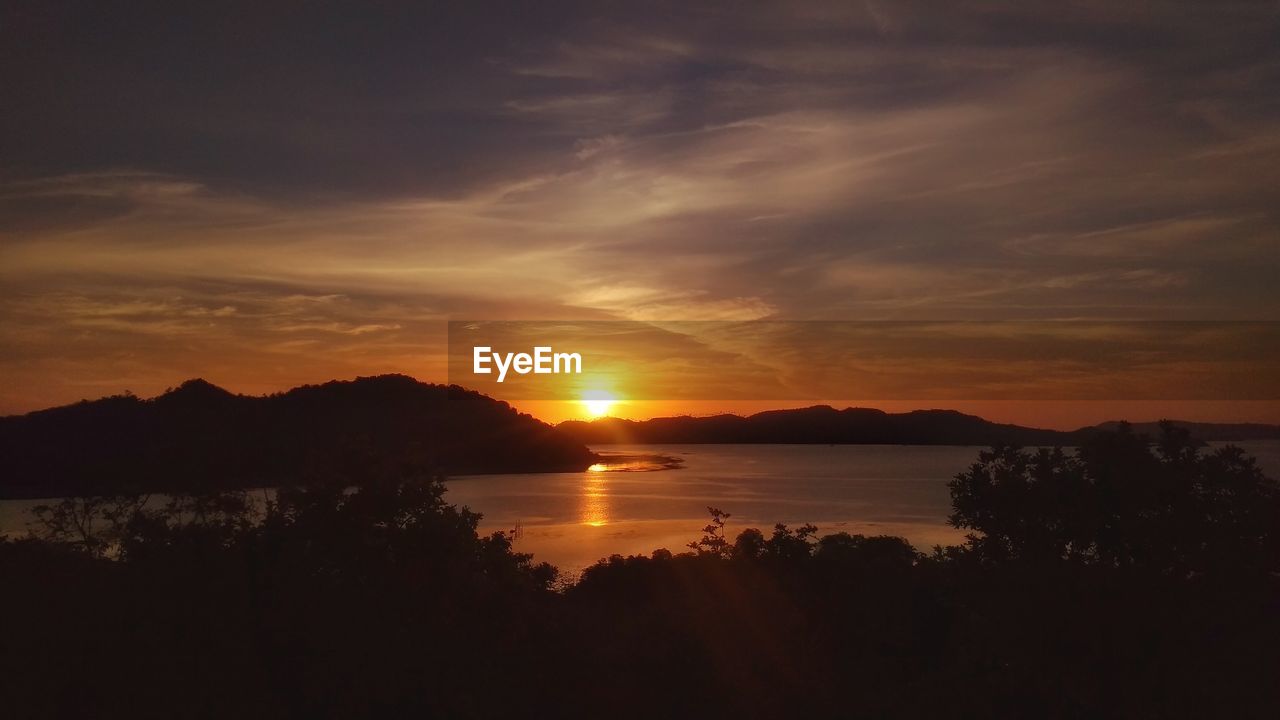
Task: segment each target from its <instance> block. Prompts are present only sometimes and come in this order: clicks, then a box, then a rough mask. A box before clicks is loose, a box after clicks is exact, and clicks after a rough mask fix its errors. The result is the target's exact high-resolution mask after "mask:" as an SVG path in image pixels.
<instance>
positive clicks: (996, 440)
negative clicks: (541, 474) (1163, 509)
mask: <svg viewBox="0 0 1280 720" xmlns="http://www.w3.org/2000/svg"><path fill="white" fill-rule="evenodd" d="M559 428H560V429H561V430H563V431H565V432H566V433H568V434H569V435H571V436H573V437H574V438H576V439H578V440H580V441H581V442H584V443H588V444H591V443H606V442H633V443H789V444H806V443H807V444H867V445H881V444H883V445H1053V444H1061V443H1069V442H1071V441H1072V440H1073V439H1074V435H1073V434H1072V433H1064V432H1058V431H1055V430H1041V429H1037V428H1027V427H1020V426H1017V425H1001V424H998V423H993V422H989V421H987V420H983V419H982V418H980V417H977V416H974V415H965V414H964V413H960V412H956V411H955V410H916V411H913V412H909V413H886V412H884V411H883V410H876V409H873V408H845V409H843V410H837V409H835V408H833V407H831V406H829V405H815V406H813V407H807V408H799V409H794V410H768V411H765V412H761V413H756V414H754V415H750V416H747V417H742V416H739V415H715V416H711V417H702V418H698V417H688V416H685V417H669V418H654V419H652V420H645V421H641V422H636V421H632V420H619V419H616V418H604V419H601V420H595V421H593V422H589V423H588V422H580V421H570V422H565V423H561V424H560V425H559Z"/></svg>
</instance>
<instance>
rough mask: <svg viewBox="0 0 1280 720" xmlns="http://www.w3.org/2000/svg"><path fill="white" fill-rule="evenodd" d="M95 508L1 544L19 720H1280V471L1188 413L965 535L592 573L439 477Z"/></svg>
mask: <svg viewBox="0 0 1280 720" xmlns="http://www.w3.org/2000/svg"><path fill="white" fill-rule="evenodd" d="M352 472H353V470H352V469H350V468H345V467H342V466H334V467H330V468H327V469H325V471H324V472H323V473H320V474H319V475H317V476H316V477H312V478H309V479H308V482H307V483H306V484H305V485H304V486H299V487H283V488H280V489H279V490H277V491H276V492H274V493H247V492H243V491H232V492H220V493H212V494H207V495H201V496H176V497H171V498H167V499H165V498H151V499H150V500H145V499H144V498H141V497H138V498H118V497H108V498H99V499H90V500H85V499H68V500H66V501H63V502H62V503H61V504H59V505H56V506H53V507H50V508H47V509H45V510H43V511H42V513H41V517H42V518H43V519H44V528H45V530H44V533H43V534H42V535H41V536H40V537H31V538H25V539H20V540H5V541H3V542H0V578H3V580H4V581H5V587H6V588H8V590H7V591H6V592H4V593H0V617H4V618H5V619H6V628H5V635H4V644H3V645H2V646H0V663H3V665H0V691H3V692H4V697H5V699H6V700H5V709H6V716H7V717H17V718H23V717H58V716H72V715H92V716H95V717H125V716H127V717H131V718H132V717H174V716H188V717H268V716H269V717H279V716H294V717H343V718H351V717H403V716H410V715H412V716H419V717H447V718H492V717H504V716H520V717H524V716H548V715H549V716H556V717H599V716H601V715H611V716H615V717H637V718H639V717H654V716H660V717H692V716H710V715H725V716H734V717H748V718H755V717H778V716H784V715H785V716H792V715H794V716H804V715H808V714H822V715H825V716H837V717H876V718H885V717H887V718H916V717H930V718H937V717H957V716H958V717H1027V716H1035V717H1051V718H1052V717H1064V718H1065V717H1090V718H1097V717H1205V716H1231V717H1274V716H1275V713H1276V711H1277V709H1280V698H1277V693H1276V690H1275V684H1274V679H1275V677H1277V676H1280V658H1278V657H1277V654H1276V653H1275V652H1274V648H1275V647H1276V643H1277V640H1280V618H1278V617H1277V613H1276V612H1275V608H1276V607H1277V604H1278V602H1280V588H1278V587H1277V585H1278V576H1277V573H1276V568H1275V554H1274V552H1273V551H1274V542H1275V537H1274V533H1275V528H1276V524H1275V523H1273V522H1271V519H1272V518H1273V517H1274V516H1273V515H1272V513H1274V512H1275V503H1276V497H1277V496H1276V484H1275V483H1274V481H1272V480H1269V479H1267V478H1265V477H1263V476H1262V475H1261V473H1259V472H1257V469H1256V468H1255V467H1254V466H1253V465H1252V463H1251V461H1250V460H1249V459H1247V458H1245V457H1244V456H1243V455H1242V454H1241V453H1240V452H1239V451H1238V450H1235V449H1225V450H1217V451H1213V452H1209V453H1204V452H1202V450H1201V449H1200V448H1198V447H1196V444H1195V443H1193V442H1192V441H1191V440H1190V439H1189V438H1188V437H1186V436H1185V435H1184V434H1181V433H1179V432H1177V430H1176V429H1174V428H1168V429H1166V432H1165V434H1164V435H1163V436H1162V437H1161V438H1159V439H1158V440H1156V441H1155V442H1154V443H1151V442H1148V441H1147V440H1146V439H1145V438H1142V437H1140V436H1137V435H1135V434H1133V433H1132V432H1129V431H1127V430H1123V429H1122V430H1120V431H1118V432H1115V433H1110V434H1107V435H1105V436H1100V437H1098V438H1097V439H1096V442H1094V443H1092V444H1090V445H1087V446H1085V447H1082V448H1081V449H1080V450H1079V451H1078V453H1075V454H1069V453H1065V452H1062V451H1059V450H1044V451H1023V450H1018V449H1014V448H996V449H993V450H992V451H990V452H984V453H983V454H982V455H981V456H980V457H979V459H978V462H977V463H975V464H974V465H973V466H972V467H970V468H969V469H968V470H966V471H965V472H963V473H961V474H960V475H958V476H957V478H956V480H955V482H954V483H953V486H952V491H953V497H954V500H955V507H954V510H955V515H954V518H953V521H954V522H955V523H956V524H957V525H958V526H961V527H965V528H968V529H969V530H971V531H972V534H971V537H970V538H969V540H968V542H967V543H966V544H965V545H963V546H958V547H950V548H936V549H935V550H934V552H933V553H932V554H928V555H925V554H922V553H920V552H918V551H916V550H915V548H913V547H912V546H911V545H910V544H908V543H907V542H906V541H905V540H902V539H901V538H894V537H865V536H862V535H850V534H847V533H837V534H830V535H825V536H821V537H819V536H818V531H817V528H815V527H813V526H811V525H806V526H803V527H800V528H789V527H786V526H783V525H778V526H776V527H775V528H774V529H773V531H772V533H770V534H769V535H766V534H765V533H763V532H761V531H760V530H758V529H746V530H744V531H742V532H741V533H739V534H738V535H737V537H736V538H734V539H733V540H729V539H728V538H727V537H726V535H725V528H726V520H727V519H728V518H729V515H728V514H727V513H724V512H722V511H720V510H718V509H715V508H708V511H709V513H710V515H711V521H710V522H709V524H708V525H707V526H706V528H704V535H703V537H702V538H701V539H699V540H697V541H694V542H693V543H691V544H690V546H689V552H686V553H681V554H673V553H671V552H668V551H666V550H657V551H655V552H654V553H653V554H652V555H651V556H647V557H646V556H633V557H620V556H614V557H610V558H606V559H603V560H601V561H600V562H599V563H597V564H595V565H593V566H591V567H590V568H588V569H586V570H585V571H584V572H583V573H582V574H581V576H580V577H579V578H578V579H577V580H576V581H572V582H567V581H562V580H560V579H559V578H558V577H557V574H556V571H555V570H554V568H551V567H550V566H547V565H545V564H538V563H535V562H534V561H533V560H532V558H530V557H529V556H528V555H524V554H521V553H517V552H514V551H513V548H512V543H511V540H510V538H509V537H508V536H506V535H505V534H502V533H498V534H494V535H490V536H487V537H482V536H480V535H478V534H477V532H476V528H477V526H478V525H477V523H478V520H479V516H478V515H476V514H475V513H472V512H470V511H469V510H467V509H466V508H455V507H452V506H450V505H448V504H447V503H446V502H445V501H444V499H443V491H444V486H443V484H442V482H441V480H440V478H439V477H437V476H435V475H433V474H432V473H431V472H429V471H428V470H426V469H424V468H423V467H422V466H420V465H415V464H404V463H384V464H381V465H365V466H362V467H359V468H356V469H355V470H354V472H356V473H357V475H355V476H353V475H352V474H351V473H352Z"/></svg>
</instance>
